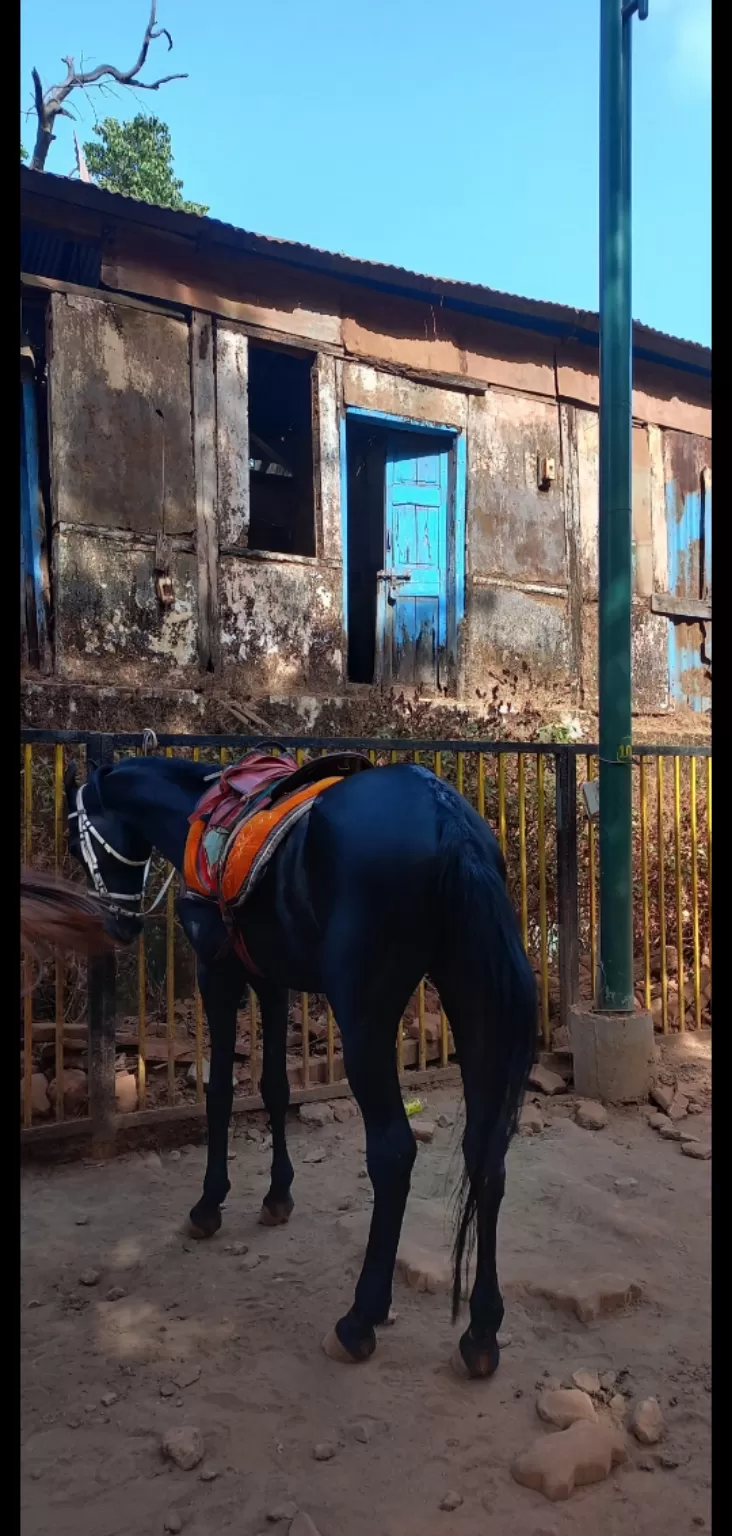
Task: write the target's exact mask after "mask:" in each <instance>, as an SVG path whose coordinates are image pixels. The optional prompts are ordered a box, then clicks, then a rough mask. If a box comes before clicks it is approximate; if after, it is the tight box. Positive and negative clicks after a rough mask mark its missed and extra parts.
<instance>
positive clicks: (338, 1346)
mask: <svg viewBox="0 0 732 1536" xmlns="http://www.w3.org/2000/svg"><path fill="white" fill-rule="evenodd" d="M375 1349H376V1334H375V1333H374V1330H373V1328H372V1329H371V1330H370V1332H369V1333H368V1334H367V1335H366V1338H365V1339H357V1340H356V1341H355V1347H354V1348H353V1349H347V1348H346V1345H345V1344H344V1343H343V1342H342V1340H341V1338H340V1337H339V1334H338V1328H337V1327H336V1328H331V1330H330V1333H326V1335H325V1338H324V1339H323V1343H322V1350H323V1353H324V1354H325V1355H327V1356H328V1359H329V1360H336V1361H337V1362H338V1364H339V1365H361V1364H362V1362H363V1361H364V1360H368V1359H369V1358H370V1356H371V1355H373V1352H374V1350H375Z"/></svg>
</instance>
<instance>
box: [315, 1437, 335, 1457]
mask: <svg viewBox="0 0 732 1536" xmlns="http://www.w3.org/2000/svg"><path fill="white" fill-rule="evenodd" d="M335 1453H336V1446H335V1445H334V1444H333V1441H332V1440H319V1441H318V1444H317V1445H315V1446H313V1456H314V1457H315V1460H316V1461H332V1460H333V1457H334V1456H335Z"/></svg>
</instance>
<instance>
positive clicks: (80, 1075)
mask: <svg viewBox="0 0 732 1536" xmlns="http://www.w3.org/2000/svg"><path fill="white" fill-rule="evenodd" d="M58 1091H59V1090H58V1080H57V1079H56V1078H55V1077H54V1079H53V1082H52V1083H50V1084H49V1089H48V1097H49V1099H50V1100H51V1103H52V1104H53V1105H54V1106H55V1104H56V1100H57V1098H58ZM86 1098H87V1083H86V1072H82V1070H81V1067H66V1068H65V1070H64V1109H65V1110H68V1111H69V1112H71V1111H73V1110H75V1109H83V1107H84V1105H85V1104H86Z"/></svg>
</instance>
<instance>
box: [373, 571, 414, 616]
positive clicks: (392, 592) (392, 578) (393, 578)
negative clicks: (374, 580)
mask: <svg viewBox="0 0 732 1536" xmlns="http://www.w3.org/2000/svg"><path fill="white" fill-rule="evenodd" d="M378 580H379V581H384V582H386V601H387V603H391V606H392V608H393V607H394V604H395V603H396V600H397V587H401V586H403V585H404V583H405V582H407V581H411V580H412V578H411V575H410V574H409V572H405V573H404V575H402V573H401V572H399V571H379V572H378Z"/></svg>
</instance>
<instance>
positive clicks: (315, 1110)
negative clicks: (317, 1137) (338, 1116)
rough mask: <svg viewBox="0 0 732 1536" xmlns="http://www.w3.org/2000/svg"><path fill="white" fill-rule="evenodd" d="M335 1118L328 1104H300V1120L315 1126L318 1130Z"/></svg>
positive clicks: (304, 1123)
mask: <svg viewBox="0 0 732 1536" xmlns="http://www.w3.org/2000/svg"><path fill="white" fill-rule="evenodd" d="M334 1119H335V1116H334V1114H333V1110H332V1109H331V1107H330V1104H301V1105H300V1120H301V1122H302V1124H303V1125H312V1126H316V1127H317V1128H318V1130H320V1129H321V1128H322V1127H323V1126H324V1125H330V1124H331V1122H332V1121H333V1120H334Z"/></svg>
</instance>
